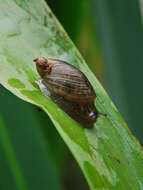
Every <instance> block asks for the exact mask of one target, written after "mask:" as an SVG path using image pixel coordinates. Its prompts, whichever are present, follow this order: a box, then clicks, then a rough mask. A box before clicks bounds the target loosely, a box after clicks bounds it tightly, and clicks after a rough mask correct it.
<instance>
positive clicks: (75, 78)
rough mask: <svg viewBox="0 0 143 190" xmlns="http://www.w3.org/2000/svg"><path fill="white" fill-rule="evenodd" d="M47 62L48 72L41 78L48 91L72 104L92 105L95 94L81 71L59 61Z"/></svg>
mask: <svg viewBox="0 0 143 190" xmlns="http://www.w3.org/2000/svg"><path fill="white" fill-rule="evenodd" d="M47 62H48V65H50V70H49V72H45V74H44V75H43V76H42V78H43V83H44V84H45V86H47V88H49V89H50V91H52V92H54V93H56V94H58V95H60V96H63V97H64V98H65V99H67V100H69V101H72V102H77V103H82V104H83V103H93V101H94V99H95V97H96V94H95V92H94V90H93V88H92V86H91V85H90V83H89V81H88V79H87V78H86V77H85V75H84V74H83V73H82V72H81V71H79V70H78V69H77V68H75V67H74V66H72V65H70V64H68V63H66V62H64V61H61V60H55V59H48V60H47ZM47 71H48V70H47Z"/></svg>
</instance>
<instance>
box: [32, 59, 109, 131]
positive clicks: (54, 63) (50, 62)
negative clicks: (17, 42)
mask: <svg viewBox="0 0 143 190" xmlns="http://www.w3.org/2000/svg"><path fill="white" fill-rule="evenodd" d="M34 62H35V63H36V69H37V72H38V73H39V75H40V76H41V78H42V84H43V85H44V86H45V87H46V88H47V89H48V90H49V91H50V93H51V98H52V99H53V100H54V102H55V103H57V104H58V105H59V106H60V107H61V108H62V109H63V110H64V111H65V112H66V113H67V114H68V115H69V116H70V117H72V118H73V119H74V120H76V121H78V122H79V123H81V124H83V125H84V126H85V127H87V128H92V127H93V123H94V122H96V119H97V118H98V116H99V115H103V116H106V114H104V113H100V112H98V111H97V109H96V107H95V106H94V100H95V98H96V93H95V92H94V90H93V88H92V86H91V84H90V82H89V81H88V79H87V78H86V76H85V75H84V74H83V73H82V72H81V71H80V70H78V69H77V68H76V67H74V66H73V65H70V64H68V63H66V62H65V61H61V60H58V59H46V58H44V57H38V58H36V59H34Z"/></svg>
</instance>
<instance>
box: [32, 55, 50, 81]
mask: <svg viewBox="0 0 143 190" xmlns="http://www.w3.org/2000/svg"><path fill="white" fill-rule="evenodd" d="M33 61H34V62H35V63H36V68H37V71H38V73H39V75H40V76H41V77H44V75H45V74H46V73H50V71H51V66H50V64H49V63H48V59H46V58H44V57H37V58H36V59H34V60H33Z"/></svg>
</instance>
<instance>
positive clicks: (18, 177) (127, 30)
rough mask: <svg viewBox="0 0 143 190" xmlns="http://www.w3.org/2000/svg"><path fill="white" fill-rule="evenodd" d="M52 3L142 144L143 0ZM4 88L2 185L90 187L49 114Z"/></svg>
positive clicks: (0, 100) (57, 189)
mask: <svg viewBox="0 0 143 190" xmlns="http://www.w3.org/2000/svg"><path fill="white" fill-rule="evenodd" d="M47 3H48V5H49V6H50V7H51V9H52V10H53V12H54V14H55V15H56V16H57V18H58V19H59V21H60V22H61V24H62V25H63V27H64V28H65V30H66V31H67V33H68V34H69V36H70V38H71V39H72V40H73V42H74V43H75V44H76V46H77V47H78V49H79V50H80V52H81V54H82V55H83V57H84V58H85V60H86V61H87V63H88V65H89V67H90V68H91V70H92V71H93V72H94V73H95V75H96V76H97V77H98V79H99V80H100V81H101V83H102V84H103V86H104V88H105V89H106V90H107V92H108V93H109V95H110V96H111V98H112V99H113V101H114V103H115V105H116V106H117V108H118V109H119V111H120V112H121V114H122V116H123V118H124V119H125V121H126V122H127V124H128V126H129V127H130V129H131V131H132V132H133V134H134V135H135V136H136V137H137V138H138V139H139V140H140V142H141V143H143V129H142V123H143V117H142V105H143V100H142V97H143V88H142V83H141V81H142V80H143V79H142V78H143V77H142V76H143V74H142V71H143V63H142V62H143V53H142V50H143V39H142V38H143V27H142V12H143V11H142V7H141V0H140V1H135V0H126V1H123V0H120V1H114V0H110V1H106V0H92V1H88V0H78V1H77V0H68V1H67V0H61V1H55V0H47ZM0 92H1V93H0V124H1V125H0V126H1V127H0V130H1V131H0V135H1V137H0V139H1V140H0V153H1V157H0V170H1V175H0V177H1V180H0V181H1V182H0V189H2V190H9V189H10V190H15V189H20V190H21V189H22V190H23V189H27V187H29V189H31V190H32V189H34V190H36V189H37V190H38V189H42V190H44V189H52V190H61V189H68V190H70V189H71V190H72V189H82V190H86V189H89V188H88V185H87V182H86V181H85V179H84V177H83V174H82V173H81V171H80V169H79V166H78V165H77V163H76V161H75V160H74V159H73V157H72V155H71V153H70V152H69V151H68V149H67V147H66V146H65V144H64V142H63V141H62V139H61V138H60V136H59V134H58V133H57V131H56V129H55V128H54V126H53V124H52V123H51V121H50V119H49V118H48V117H47V115H46V114H45V113H43V112H42V111H40V110H39V111H38V108H36V107H35V106H32V105H30V104H28V103H26V102H23V101H22V100H20V99H18V98H17V97H15V96H14V95H12V94H11V93H10V92H8V91H7V90H6V89H4V88H3V87H2V86H0ZM9 105H10V107H9ZM7 108H9V109H7ZM4 126H5V127H6V129H5V127H4ZM53 147H54V148H53ZM65 166H66V167H65ZM7 179H8V181H9V182H8V183H7ZM25 179H26V180H25ZM25 181H26V182H25ZM47 187H48V188H47Z"/></svg>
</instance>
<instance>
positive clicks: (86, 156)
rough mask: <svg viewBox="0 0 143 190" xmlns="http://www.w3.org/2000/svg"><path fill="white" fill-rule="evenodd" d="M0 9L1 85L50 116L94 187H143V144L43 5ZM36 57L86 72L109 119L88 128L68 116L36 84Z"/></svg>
mask: <svg viewBox="0 0 143 190" xmlns="http://www.w3.org/2000/svg"><path fill="white" fill-rule="evenodd" d="M0 10H1V11H0V24H1V26H2V27H0V44H1V46H0V82H1V84H2V85H3V86H5V87H6V88H7V89H9V90H10V91H11V92H12V93H14V94H15V95H16V96H18V97H20V98H21V99H23V100H25V101H27V102H30V103H32V104H35V105H37V106H39V107H41V108H42V109H43V110H44V111H45V112H46V113H47V114H48V115H49V117H50V118H51V120H52V121H53V123H54V125H55V127H56V128H57V130H58V132H59V133H60V135H61V137H62V138H63V139H64V141H65V142H66V144H67V145H68V147H69V148H70V150H71V151H72V153H73V155H74V156H75V158H76V160H77V161H78V163H79V165H80V167H81V169H82V170H83V172H84V174H85V176H86V178H87V180H88V183H89V186H90V188H91V189H116V190H117V189H133V190H135V189H142V186H143V173H142V166H143V153H142V149H141V146H140V145H139V143H138V142H137V140H136V139H135V138H134V137H133V136H132V134H131V133H130V131H129V130H128V128H127V126H126V124H125V122H124V121H123V119H122V117H121V116H120V114H119V112H118V111H117V109H116V107H115V106H114V105H113V103H112V101H111V100H110V98H109V97H108V95H107V94H106V92H105V91H104V89H103V88H102V87H101V85H100V83H99V82H98V80H97V79H96V78H95V76H94V75H93V74H92V72H91V71H90V70H89V68H88V66H87V65H86V64H85V62H84V60H83V58H82V57H81V55H80V54H79V52H78V51H77V49H76V48H75V47H74V45H73V43H72V42H71V40H70V39H69V37H68V36H67V34H66V33H65V32H64V30H63V28H62V27H61V26H60V25H59V23H58V22H57V20H56V19H55V17H54V15H53V14H52V13H51V11H50V10H49V8H48V7H47V6H46V4H45V3H44V1H42V0H41V1H36V0H30V1H28V0H1V3H0ZM37 56H44V57H50V58H57V59H61V60H64V61H67V62H69V63H70V64H73V65H75V66H76V67H77V68H79V69H80V70H81V71H83V72H84V73H85V75H86V76H87V77H88V79H89V81H90V82H91V84H92V86H93V88H94V90H95V92H96V94H97V98H96V101H95V105H96V107H97V109H98V110H99V111H101V112H104V113H106V114H107V117H100V118H98V120H97V122H96V123H95V125H94V128H93V129H85V128H83V126H81V125H80V124H79V123H77V122H75V121H74V120H72V119H71V118H70V117H69V116H67V114H65V113H64V112H63V111H62V110H61V109H59V108H58V106H57V105H56V104H54V103H53V102H52V101H51V100H50V98H48V97H46V96H45V95H44V94H43V93H42V92H41V91H40V89H39V87H38V86H37V85H36V83H35V81H36V80H37V79H38V78H39V76H38V74H37V72H36V68H35V65H34V64H33V61H32V60H33V59H34V58H35V57H37Z"/></svg>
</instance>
